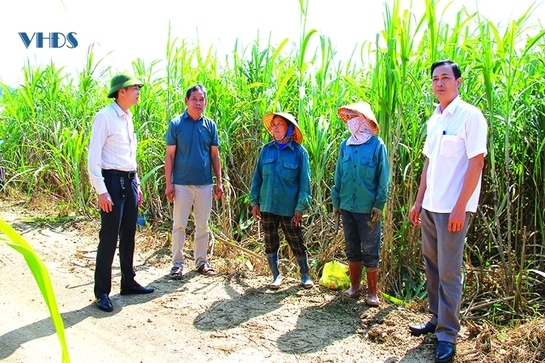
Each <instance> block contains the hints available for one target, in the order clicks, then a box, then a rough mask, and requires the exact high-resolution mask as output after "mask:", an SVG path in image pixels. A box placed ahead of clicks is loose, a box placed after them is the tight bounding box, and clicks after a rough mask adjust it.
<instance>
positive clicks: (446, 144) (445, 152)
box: [440, 135, 464, 159]
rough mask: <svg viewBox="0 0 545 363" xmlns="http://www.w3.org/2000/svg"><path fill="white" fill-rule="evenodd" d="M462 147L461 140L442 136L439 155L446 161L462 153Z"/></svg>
mask: <svg viewBox="0 0 545 363" xmlns="http://www.w3.org/2000/svg"><path fill="white" fill-rule="evenodd" d="M463 147H464V144H463V140H462V139H461V138H459V137H458V136H457V135H443V137H442V138H441V151H440V155H441V156H442V157H444V158H447V159H450V158H453V157H455V156H456V155H458V154H459V153H460V152H462V151H463Z"/></svg>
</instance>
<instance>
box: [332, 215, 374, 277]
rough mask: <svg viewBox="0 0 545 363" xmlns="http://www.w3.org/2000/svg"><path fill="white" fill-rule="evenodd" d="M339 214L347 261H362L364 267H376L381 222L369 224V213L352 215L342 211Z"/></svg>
mask: <svg viewBox="0 0 545 363" xmlns="http://www.w3.org/2000/svg"><path fill="white" fill-rule="evenodd" d="M341 213H342V216H343V230H344V240H345V244H346V250H345V252H346V258H347V259H348V261H350V262H360V261H363V265H364V266H365V267H371V268H372V267H378V265H379V262H380V233H381V230H382V225H381V222H380V221H378V222H374V223H373V222H371V214H370V213H352V212H349V211H346V210H344V209H341Z"/></svg>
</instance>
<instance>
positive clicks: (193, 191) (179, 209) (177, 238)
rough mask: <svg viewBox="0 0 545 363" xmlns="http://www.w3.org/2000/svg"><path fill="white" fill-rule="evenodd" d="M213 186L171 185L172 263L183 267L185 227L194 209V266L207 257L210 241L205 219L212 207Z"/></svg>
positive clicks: (199, 265) (205, 261)
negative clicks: (172, 204) (172, 186)
mask: <svg viewBox="0 0 545 363" xmlns="http://www.w3.org/2000/svg"><path fill="white" fill-rule="evenodd" d="M212 190H213V185H212V184H208V185H176V184H175V185H174V206H173V209H172V260H173V263H174V266H179V267H183V266H184V253H183V252H184V244H185V237H186V233H185V229H186V227H187V221H188V219H189V215H190V214H191V209H193V216H194V223H195V240H194V244H193V257H194V258H195V267H196V268H199V267H201V266H202V265H204V264H205V263H207V262H208V258H207V256H206V254H207V252H208V243H209V229H208V220H209V219H210V212H211V210H212Z"/></svg>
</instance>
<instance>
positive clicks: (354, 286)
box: [331, 102, 390, 306]
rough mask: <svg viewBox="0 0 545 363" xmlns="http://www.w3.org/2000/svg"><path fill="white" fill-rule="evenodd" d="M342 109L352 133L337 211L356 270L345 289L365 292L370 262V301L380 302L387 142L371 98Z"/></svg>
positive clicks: (345, 145)
mask: <svg viewBox="0 0 545 363" xmlns="http://www.w3.org/2000/svg"><path fill="white" fill-rule="evenodd" d="M338 114H339V116H340V117H341V118H342V120H343V121H344V122H345V124H346V126H347V127H348V129H349V130H350V134H351V135H350V136H349V137H348V138H346V139H345V140H344V141H343V142H342V143H341V146H340V150H339V158H338V160H337V167H336V169H335V185H334V186H333V188H332V190H331V197H332V202H333V210H334V214H335V215H337V214H339V213H342V220H343V229H344V239H345V243H346V257H347V259H348V268H349V273H350V282H351V286H350V289H348V290H347V291H345V293H344V294H345V295H346V296H348V297H356V296H357V295H358V294H359V292H360V289H361V274H362V270H363V266H365V270H366V274H367V305H369V306H378V304H379V299H378V296H377V279H378V266H379V262H380V256H379V254H380V236H381V217H382V210H383V208H384V205H385V203H386V198H387V196H388V187H389V184H390V167H389V163H388V157H387V154H386V146H385V145H384V142H383V141H382V139H381V138H380V137H379V136H378V132H379V126H378V123H377V120H376V118H375V115H374V113H373V111H372V110H371V106H369V104H368V103H366V102H360V103H356V104H351V105H346V106H343V107H341V108H339V110H338Z"/></svg>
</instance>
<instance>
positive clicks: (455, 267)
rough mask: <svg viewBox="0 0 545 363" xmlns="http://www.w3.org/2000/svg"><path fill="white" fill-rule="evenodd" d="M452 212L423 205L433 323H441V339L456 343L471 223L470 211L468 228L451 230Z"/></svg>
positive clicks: (428, 283) (423, 238) (467, 214)
mask: <svg viewBox="0 0 545 363" xmlns="http://www.w3.org/2000/svg"><path fill="white" fill-rule="evenodd" d="M449 216H450V214H449V213H433V212H430V211H427V210H425V209H422V213H421V219H422V254H423V255H424V262H425V265H426V279H427V281H426V283H427V288H428V300H429V310H430V312H431V313H432V314H433V317H432V318H431V323H432V324H435V325H436V326H437V328H436V330H435V335H436V336H437V340H443V341H447V342H450V343H456V341H457V338H458V332H459V331H460V305H461V300H462V259H463V254H464V241H465V238H466V233H467V224H468V223H469V213H466V218H465V223H464V228H462V230H461V231H459V232H455V233H453V232H449V231H448V229H447V227H448V220H449Z"/></svg>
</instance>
